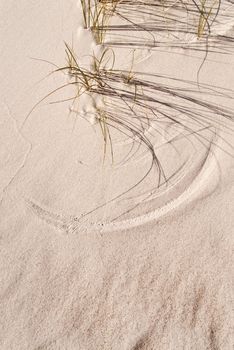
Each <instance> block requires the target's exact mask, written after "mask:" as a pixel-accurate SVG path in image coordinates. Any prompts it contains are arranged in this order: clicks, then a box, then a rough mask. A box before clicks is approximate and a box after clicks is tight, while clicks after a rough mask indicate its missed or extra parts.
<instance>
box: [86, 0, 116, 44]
mask: <svg viewBox="0 0 234 350" xmlns="http://www.w3.org/2000/svg"><path fill="white" fill-rule="evenodd" d="M80 2H81V7H82V12H83V19H84V26H85V28H86V29H88V28H89V29H91V31H92V32H93V35H94V39H95V40H96V42H97V43H98V44H102V43H103V41H104V36H105V32H106V30H107V28H108V22H109V19H110V18H111V16H112V15H113V14H114V12H115V9H116V6H117V4H118V3H119V2H120V0H80Z"/></svg>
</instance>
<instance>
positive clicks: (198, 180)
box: [77, 137, 217, 233]
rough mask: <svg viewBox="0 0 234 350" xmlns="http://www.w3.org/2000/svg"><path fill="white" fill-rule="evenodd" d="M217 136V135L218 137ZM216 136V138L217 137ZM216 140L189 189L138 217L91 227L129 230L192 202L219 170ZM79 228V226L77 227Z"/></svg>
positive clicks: (103, 229)
mask: <svg viewBox="0 0 234 350" xmlns="http://www.w3.org/2000/svg"><path fill="white" fill-rule="evenodd" d="M216 138H217V137H216ZM216 138H215V139H216ZM213 144H214V142H213V141H212V146H211V149H210V151H209V153H208V155H207V157H206V160H205V162H204V164H203V166H202V168H201V170H200V171H199V173H198V175H197V176H196V177H195V179H194V180H193V181H192V183H191V184H190V185H189V186H188V188H187V189H185V191H184V192H183V193H181V194H180V195H179V196H178V197H177V198H175V199H173V200H171V201H169V202H168V203H166V204H165V205H163V206H162V207H160V208H158V209H156V210H154V211H151V212H149V213H147V214H144V215H141V216H138V217H136V218H132V219H127V220H124V221H121V222H109V223H104V222H103V223H96V224H93V225H92V226H91V227H92V228H95V229H98V230H99V231H100V232H102V233H106V232H111V231H120V230H128V229H132V228H134V227H137V226H142V225H144V224H146V223H148V222H150V221H153V220H158V219H159V218H161V217H162V216H164V215H166V214H167V213H169V212H170V211H172V210H174V209H176V208H178V207H179V206H180V205H182V204H183V203H185V202H187V204H188V203H190V202H191V200H192V199H193V198H194V195H196V194H197V192H198V191H199V190H201V188H202V187H203V186H204V182H205V184H206V180H207V179H208V178H209V177H210V176H211V175H212V174H213V173H214V171H215V170H217V161H216V159H215V156H214V152H213V149H214V145H213ZM91 227H90V228H91ZM77 229H78V227H77Z"/></svg>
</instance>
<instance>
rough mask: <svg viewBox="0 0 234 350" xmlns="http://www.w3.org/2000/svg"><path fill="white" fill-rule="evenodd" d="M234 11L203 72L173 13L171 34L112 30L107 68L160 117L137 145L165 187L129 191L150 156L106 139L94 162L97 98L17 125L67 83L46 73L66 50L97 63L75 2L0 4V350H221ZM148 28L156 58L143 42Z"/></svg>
mask: <svg viewBox="0 0 234 350" xmlns="http://www.w3.org/2000/svg"><path fill="white" fill-rule="evenodd" d="M146 3H147V2H146ZM189 4H190V3H189ZM171 5H172V3H171ZM190 5H191V4H190ZM141 6H142V5H141ZM233 7H234V6H233V5H232V4H231V2H230V1H223V3H222V6H221V12H220V16H219V17H218V18H217V21H216V22H215V23H214V30H213V32H212V34H211V39H210V44H209V54H208V56H207V59H206V61H205V62H204V64H203V65H202V67H201V64H202V62H203V61H204V57H205V56H204V55H205V53H204V47H205V45H206V43H205V42H203V41H202V40H200V41H198V40H197V38H196V36H195V35H194V33H193V28H191V29H190V28H189V29H188V28H187V29H188V30H187V29H186V30H187V32H185V31H184V29H183V28H184V27H183V23H185V22H183V21H181V23H182V24H181V23H180V24H178V27H177V26H175V25H174V23H173V21H172V19H171V18H173V13H175V12H170V11H171V8H170V7H168V8H167V9H166V14H167V21H166V22H167V25H168V27H167V28H170V31H169V30H167V31H165V30H164V31H163V30H162V28H163V26H164V25H165V22H161V21H159V22H157V21H156V16H155V15H154V12H152V13H150V14H149V13H147V12H146V13H145V15H144V16H138V13H139V9H140V7H137V6H135V5H134V6H133V5H131V6H130V5H128V4H126V5H125V6H122V7H120V10H119V16H117V17H115V18H113V19H112V21H111V25H112V27H111V28H112V30H111V31H109V32H107V33H106V37H105V43H106V45H108V47H111V48H112V49H113V50H114V52H115V59H116V62H115V65H116V67H117V69H121V70H126V71H129V70H131V68H133V72H134V78H135V77H139V79H142V80H144V82H145V91H147V97H148V98H149V101H150V102H149V105H150V107H152V108H155V109H156V108H158V109H157V113H158V115H157V118H158V119H156V120H154V119H152V120H150V122H149V123H148V124H147V127H146V128H145V130H144V135H145V136H146V137H147V139H149V140H150V142H151V144H152V145H153V147H154V150H156V154H157V156H158V157H159V160H160V163H161V166H162V169H163V172H164V173H163V174H161V177H160V176H159V169H158V168H157V167H153V168H152V171H150V173H149V175H148V176H147V177H146V178H145V179H144V181H142V182H140V181H141V179H142V178H143V177H144V175H145V174H146V172H147V171H148V169H150V166H151V162H152V156H151V153H150V152H149V149H147V147H145V146H144V144H140V145H139V143H138V141H137V137H135V139H132V138H130V137H129V136H127V135H124V134H121V133H119V132H118V131H117V130H112V138H113V151H114V157H113V161H112V159H111V152H110V144H108V145H107V151H106V157H105V159H104V156H103V149H104V144H103V136H102V133H101V131H100V127H99V125H98V123H97V121H96V119H95V111H96V107H98V108H101V107H102V105H103V100H102V98H100V96H97V95H94V96H92V97H90V96H82V98H81V99H80V103H79V104H78V105H77V104H75V105H72V104H71V101H67V102H64V103H56V104H51V102H53V101H57V100H61V99H66V98H68V97H71V96H72V94H73V93H74V89H73V88H72V87H69V88H68V89H65V90H61V91H59V92H57V93H56V94H54V95H51V96H50V97H49V98H48V99H45V100H43V101H42V102H41V103H40V104H39V105H37V107H36V108H35V109H34V110H33V111H32V113H31V114H30V115H28V113H29V111H30V110H31V109H32V108H33V106H34V105H35V104H36V103H37V102H38V101H40V100H41V99H43V98H44V96H46V95H47V94H49V93H50V92H51V91H52V90H54V89H56V88H57V87H58V86H61V85H63V84H66V83H67V82H68V81H69V80H68V77H67V76H64V75H63V74H62V73H61V74H60V73H57V74H52V75H51V74H50V73H51V71H52V70H53V68H54V67H53V66H52V65H51V64H50V62H52V63H54V64H56V65H58V66H62V65H64V61H65V51H64V42H67V43H69V44H71V43H72V42H73V45H74V50H75V51H76V53H77V55H78V57H79V59H80V60H81V62H82V64H83V65H85V66H86V67H90V65H91V57H90V55H92V54H93V53H95V54H96V55H97V56H98V55H100V54H101V53H102V52H103V50H104V46H100V45H99V46H97V45H96V43H95V41H94V40H93V37H92V33H91V31H87V30H84V28H83V24H82V23H83V22H82V15H81V8H80V4H79V2H78V1H73V0H71V1H64V0H59V1H55V0H51V1H49V2H45V1H42V0H40V1H37V2H29V1H25V0H20V1H17V2H15V1H13V0H8V1H7V2H6V1H3V0H2V1H0V16H1V21H0V23H1V24H0V35H1V36H0V39H1V47H2V50H1V54H0V62H1V69H0V102H1V103H0V107H1V116H0V164H1V167H0V209H1V210H0V237H1V239H0V252H1V253H0V281H1V283H0V349H2V350H10V349H12V350H26V349H29V350H58V349H61V350H63V349H64V350H73V349H74V350H174V349H179V350H180V349H181V350H182V349H184V350H206V349H207V350H208V349H209V350H218V349H220V350H231V349H233V346H234V322H233V320H234V317H233V316H234V315H233V306H234V300H233V241H234V239H233V227H234V217H233V210H234V201H233V194H234V186H233V185H234V182H233V175H234V162H233V146H234V145H233V108H234V99H233V97H234V91H233V90H232V88H233V79H234V70H233V57H234V52H233V43H232V41H231V38H232V39H233V35H234V33H233V27H234V21H233V18H232V14H233V11H234V8H233ZM176 11H178V13H179V14H180V16H181V18H183V19H184V18H186V13H184V12H183V11H182V12H181V9H180V8H178V9H177V10H176ZM121 16H122V17H121ZM126 16H129V18H131V20H133V19H134V20H135V21H136V22H137V23H138V25H137V26H135V27H134V30H132V25H131V23H130V22H127V24H126V20H125V17H126ZM163 16H165V13H164V14H163ZM155 21H156V22H155ZM121 25H122V26H123V25H124V26H125V27H124V31H123V30H122V29H123V27H120V26H121ZM154 25H156V29H157V30H154V31H153V33H154V36H155V38H154V39H155V42H154V45H153V43H152V35H151V34H150V31H148V30H147V31H146V30H145V29H142V28H143V26H148V28H150V29H151V31H152V30H153V26H154ZM144 28H145V27H144ZM159 28H161V31H159ZM164 28H165V27H164ZM182 29H183V30H182ZM155 43H157V44H155ZM133 44H134V46H133ZM133 47H134V49H135V51H133ZM197 48H198V49H197ZM199 48H201V50H199ZM202 48H203V49H202ZM133 58H134V65H133V66H132V62H133ZM45 61H47V62H45ZM200 68H201V69H200ZM199 69H200V70H199ZM198 72H199V74H198ZM162 88H163V89H164V90H163V91H162ZM168 88H170V93H169V92H168ZM128 91H129V93H133V94H134V89H132V88H131V87H129V90H128ZM191 99H193V101H191ZM194 99H195V101H200V102H199V103H197V102H195V103H194ZM159 100H160V101H161V102H163V103H164V105H161V104H159ZM201 101H202V102H201ZM106 103H107V105H108V108H109V110H110V111H111V112H112V113H116V115H119V116H122V117H126V118H130V119H131V118H132V115H131V112H129V109H127V112H126V111H125V107H126V105H125V104H124V102H123V101H118V100H117V102H116V100H115V99H112V98H111V97H110V96H107V97H106ZM165 103H167V104H168V105H167V106H165ZM173 103H175V104H176V106H177V109H172V108H171V107H170V104H173ZM173 106H175V105H173ZM212 106H213V107H214V106H215V107H214V108H213V107H212ZM134 108H135V107H134ZM137 112H138V113H143V114H144V115H146V114H147V115H148V114H149V115H150V113H151V112H150V109H149V108H148V109H147V108H146V107H142V109H141V110H137ZM160 113H161V114H160ZM162 113H169V115H170V117H171V119H168V118H162ZM188 116H189V117H188ZM195 117H196V118H195ZM174 120H177V121H178V120H179V121H180V122H181V124H180V125H178V124H175V123H174ZM186 127H187V129H186ZM188 130H190V131H188ZM138 183H139V184H138ZM136 184H138V185H137V186H136ZM159 185H160V186H159Z"/></svg>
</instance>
